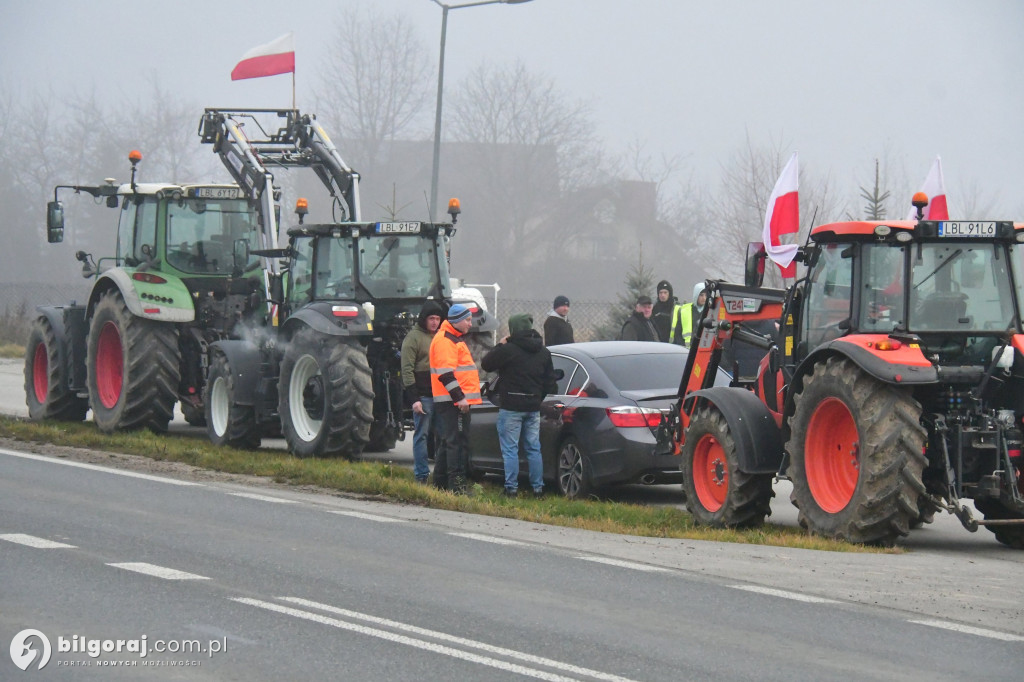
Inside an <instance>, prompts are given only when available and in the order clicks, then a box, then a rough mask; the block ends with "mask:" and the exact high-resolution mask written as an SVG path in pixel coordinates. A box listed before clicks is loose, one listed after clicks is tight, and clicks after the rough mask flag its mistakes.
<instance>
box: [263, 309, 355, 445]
mask: <svg viewBox="0 0 1024 682" xmlns="http://www.w3.org/2000/svg"><path fill="white" fill-rule="evenodd" d="M278 394H279V396H280V399H279V404H278V410H279V412H280V414H281V426H282V430H283V431H284V437H285V440H286V441H287V442H288V449H289V450H291V452H292V453H293V454H294V455H295V456H296V457H320V456H323V455H335V454H340V455H343V456H345V457H349V458H351V457H353V456H355V455H358V454H359V453H360V452H362V450H363V448H364V447H365V446H366V443H367V442H368V440H369V437H370V424H371V423H373V389H372V383H371V381H370V365H369V363H368V362H367V360H366V352H365V351H364V350H363V349H362V347H361V346H360V345H359V344H358V343H355V342H353V341H349V340H347V339H339V338H336V337H325V336H324V335H321V334H318V333H316V332H314V331H312V330H309V329H306V330H303V331H300V332H298V333H297V334H296V335H295V337H294V338H293V339H292V342H291V343H290V344H289V345H288V350H287V351H285V354H284V358H283V359H282V361H281V378H280V381H279V383H278Z"/></svg>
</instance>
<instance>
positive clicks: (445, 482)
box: [434, 402, 470, 488]
mask: <svg viewBox="0 0 1024 682" xmlns="http://www.w3.org/2000/svg"><path fill="white" fill-rule="evenodd" d="M469 415H470V413H469V412H463V411H462V410H460V409H459V408H457V407H455V404H454V403H450V402H435V403H434V419H435V421H434V425H435V426H437V432H438V440H437V452H436V453H435V454H434V485H436V486H438V487H440V488H452V487H454V486H457V485H459V486H465V484H466V469H467V467H468V466H469Z"/></svg>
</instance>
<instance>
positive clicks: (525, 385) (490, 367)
mask: <svg viewBox="0 0 1024 682" xmlns="http://www.w3.org/2000/svg"><path fill="white" fill-rule="evenodd" d="M508 330H509V335H508V336H506V337H505V338H504V339H502V341H501V343H500V344H499V345H498V346H496V347H495V348H494V349H493V350H492V351H491V352H489V353H488V354H487V355H485V356H484V359H483V360H482V361H481V363H480V366H481V367H483V369H484V371H487V372H497V373H498V402H499V403H500V404H499V409H498V442H499V443H501V458H502V461H503V462H504V464H505V494H506V495H508V496H509V497H515V496H516V495H517V494H518V491H519V441H520V439H522V440H523V444H524V449H525V450H526V461H527V463H528V464H529V467H530V486H531V487H532V488H533V494H534V496H535V497H542V496H543V495H544V463H543V460H542V459H541V455H540V405H541V402H542V401H543V400H544V396H546V395H548V394H550V393H554V392H555V391H557V390H558V386H557V384H556V383H555V369H554V367H553V366H552V364H551V353H550V352H549V351H548V349H547V348H545V347H544V342H543V341H542V339H541V337H540V334H538V333H537V332H536V331H535V330H534V329H533V317H532V316H530V315H527V314H525V313H520V314H518V315H513V316H512V317H510V318H509V320H508Z"/></svg>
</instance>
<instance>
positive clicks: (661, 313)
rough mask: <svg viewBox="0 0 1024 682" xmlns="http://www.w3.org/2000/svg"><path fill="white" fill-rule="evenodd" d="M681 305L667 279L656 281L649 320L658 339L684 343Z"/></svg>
mask: <svg viewBox="0 0 1024 682" xmlns="http://www.w3.org/2000/svg"><path fill="white" fill-rule="evenodd" d="M682 308H683V307H682V306H681V305H679V301H678V300H677V299H676V297H675V295H674V292H673V291H672V285H671V284H669V282H668V280H665V279H663V280H661V281H660V282H658V300H657V301H655V302H654V308H653V309H652V311H651V322H653V323H654V328H655V329H657V330H658V340H659V341H662V342H664V343H675V344H677V345H680V346H683V345H686V344H685V343H684V340H683V323H682V318H683V316H682V312H683V310H682Z"/></svg>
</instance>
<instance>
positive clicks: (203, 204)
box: [167, 199, 260, 275]
mask: <svg viewBox="0 0 1024 682" xmlns="http://www.w3.org/2000/svg"><path fill="white" fill-rule="evenodd" d="M238 240H244V241H245V242H246V243H247V244H248V245H249V248H250V249H258V248H260V246H259V229H258V224H257V220H256V213H255V212H254V211H253V210H252V209H251V208H250V207H249V204H248V203H247V202H246V200H245V199H185V200H183V201H181V202H178V203H175V202H170V203H168V205H167V262H168V263H169V264H170V265H171V266H172V267H174V268H177V269H178V270H181V271H183V272H188V273H196V274H205V275H227V274H230V273H231V272H232V270H233V269H234V249H235V242H236V241H238ZM257 262H258V259H257V257H256V256H250V257H249V261H248V262H247V263H245V264H244V266H243V269H247V268H248V267H249V266H250V265H253V264H255V263H257Z"/></svg>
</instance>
